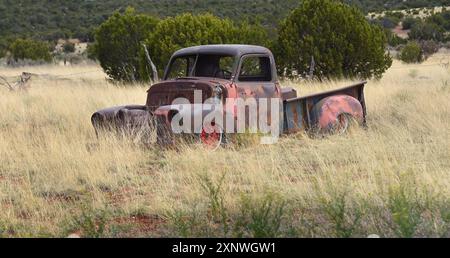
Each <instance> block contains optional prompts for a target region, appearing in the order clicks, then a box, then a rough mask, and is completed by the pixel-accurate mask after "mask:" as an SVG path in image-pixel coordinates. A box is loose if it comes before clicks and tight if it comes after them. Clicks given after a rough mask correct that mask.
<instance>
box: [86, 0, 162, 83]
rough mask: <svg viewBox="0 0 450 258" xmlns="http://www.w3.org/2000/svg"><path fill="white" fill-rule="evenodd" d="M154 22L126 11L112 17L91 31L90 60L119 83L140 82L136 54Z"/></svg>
mask: <svg viewBox="0 0 450 258" xmlns="http://www.w3.org/2000/svg"><path fill="white" fill-rule="evenodd" d="M157 23H158V19H156V18H154V17H151V16H147V15H140V14H136V12H135V11H134V9H132V8H127V9H126V11H125V12H124V13H123V14H120V13H118V12H116V13H114V14H113V15H112V16H111V17H110V18H109V19H108V20H107V21H105V22H104V23H102V24H101V25H100V26H99V28H98V29H97V30H96V31H95V44H94V45H93V46H91V49H90V55H91V58H93V56H95V58H96V59H98V60H99V62H100V65H101V66H102V68H103V70H104V71H105V72H106V74H108V76H109V77H111V79H113V80H116V81H122V82H134V81H141V80H142V76H141V74H140V73H139V58H138V56H139V52H140V51H141V49H142V45H141V44H142V42H143V41H144V40H145V39H146V38H148V37H149V36H150V34H151V33H152V32H153V30H154V28H155V26H156V24H157Z"/></svg>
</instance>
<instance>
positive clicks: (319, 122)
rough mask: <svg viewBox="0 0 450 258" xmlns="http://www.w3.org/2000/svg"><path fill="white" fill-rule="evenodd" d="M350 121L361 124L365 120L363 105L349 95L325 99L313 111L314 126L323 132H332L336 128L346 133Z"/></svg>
mask: <svg viewBox="0 0 450 258" xmlns="http://www.w3.org/2000/svg"><path fill="white" fill-rule="evenodd" d="M349 119H354V120H355V121H357V122H358V123H360V124H361V123H362V122H363V120H364V112H363V108H362V105H361V103H360V102H359V101H358V100H357V99H355V98H353V97H351V96H349V95H336V96H330V97H327V98H324V99H322V100H320V101H319V102H318V103H317V104H315V105H314V107H313V109H312V110H311V122H312V125H313V127H315V129H318V130H319V131H322V132H330V131H332V130H333V129H336V128H338V129H339V131H340V132H344V131H345V130H347V127H348V124H349V122H350V121H349Z"/></svg>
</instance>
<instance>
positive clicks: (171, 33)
mask: <svg viewBox="0 0 450 258" xmlns="http://www.w3.org/2000/svg"><path fill="white" fill-rule="evenodd" d="M266 41H267V32H266V31H265V30H264V29H263V28H262V27H261V26H257V25H250V24H248V23H245V22H244V23H242V24H239V25H236V24H235V23H233V22H232V21H231V20H229V19H220V18H218V17H216V16H213V15H211V14H202V15H192V14H182V15H179V16H175V17H169V18H167V19H165V20H162V21H161V22H159V23H158V25H157V26H156V28H155V30H154V33H153V34H152V35H151V37H149V38H148V39H147V40H146V42H145V43H146V45H147V47H148V51H149V53H150V57H151V59H152V61H153V63H154V64H155V65H156V67H157V68H158V71H159V74H160V75H162V73H163V71H164V68H165V66H166V65H167V63H168V61H169V59H170V56H171V55H172V54H173V52H175V51H176V50H179V49H181V48H184V47H190V46H196V45H207V44H257V45H266ZM140 60H141V74H142V76H143V77H144V76H145V75H147V74H148V72H147V71H151V68H150V66H149V64H148V62H147V60H146V57H145V55H144V52H141V58H140ZM147 77H148V76H147Z"/></svg>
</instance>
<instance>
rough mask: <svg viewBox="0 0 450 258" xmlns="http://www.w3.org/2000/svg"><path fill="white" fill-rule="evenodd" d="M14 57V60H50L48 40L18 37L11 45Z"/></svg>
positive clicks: (10, 48)
mask: <svg viewBox="0 0 450 258" xmlns="http://www.w3.org/2000/svg"><path fill="white" fill-rule="evenodd" d="M9 50H10V51H11V55H12V58H13V59H14V61H16V62H17V61H19V60H25V59H29V60H33V61H45V62H50V61H51V60H52V57H51V55H50V46H49V44H48V43H47V42H43V41H36V40H31V39H16V40H15V41H14V42H13V43H12V44H11V45H10V46H9Z"/></svg>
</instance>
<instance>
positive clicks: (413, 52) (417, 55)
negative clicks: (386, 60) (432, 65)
mask: <svg viewBox="0 0 450 258" xmlns="http://www.w3.org/2000/svg"><path fill="white" fill-rule="evenodd" d="M398 58H399V59H400V60H402V61H403V62H405V63H420V62H422V61H423V57H422V49H421V48H420V45H419V44H418V43H417V42H410V43H408V44H407V45H406V46H405V47H404V48H403V49H402V50H401V51H400V53H399V56H398Z"/></svg>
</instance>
